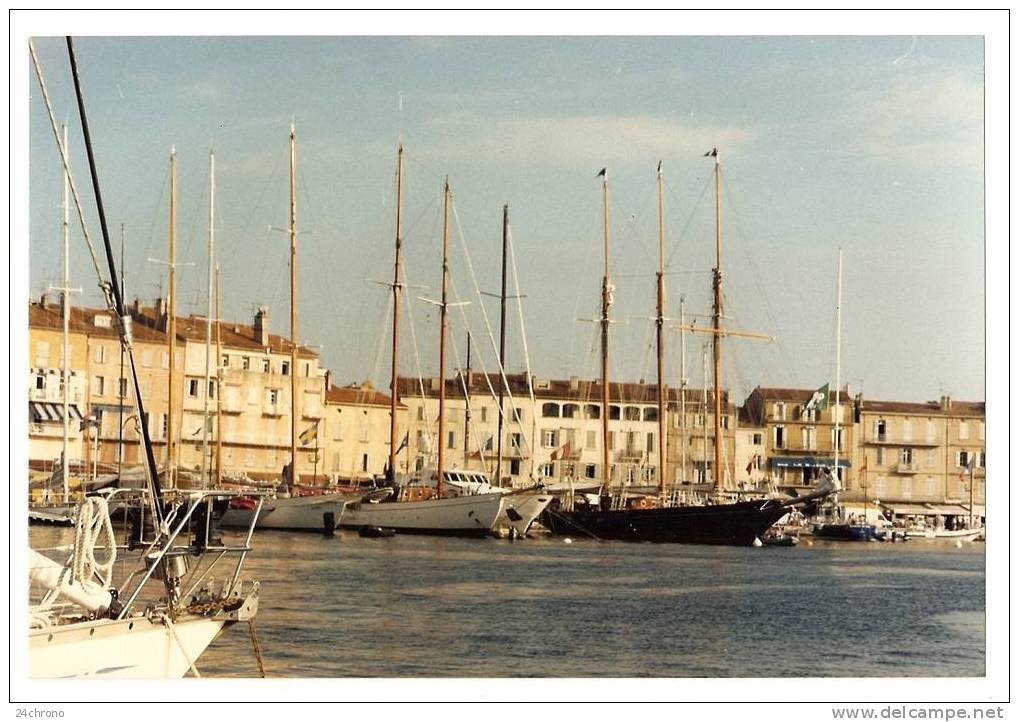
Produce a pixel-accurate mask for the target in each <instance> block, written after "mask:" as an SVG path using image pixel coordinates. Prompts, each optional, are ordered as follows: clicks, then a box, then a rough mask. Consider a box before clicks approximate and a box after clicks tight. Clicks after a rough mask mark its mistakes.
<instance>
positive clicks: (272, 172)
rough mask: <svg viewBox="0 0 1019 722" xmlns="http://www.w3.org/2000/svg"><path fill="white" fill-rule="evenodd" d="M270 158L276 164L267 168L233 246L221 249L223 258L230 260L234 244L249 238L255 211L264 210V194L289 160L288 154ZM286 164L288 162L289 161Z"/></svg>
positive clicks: (255, 214)
mask: <svg viewBox="0 0 1019 722" xmlns="http://www.w3.org/2000/svg"><path fill="white" fill-rule="evenodd" d="M271 157H275V158H276V163H275V164H273V165H271V166H270V167H269V177H268V178H267V179H266V181H265V183H263V184H262V189H261V190H260V191H259V193H258V197H257V198H256V199H255V202H254V203H253V204H252V206H251V208H250V209H249V210H248V212H247V213H246V214H245V215H244V216H243V217H244V218H245V219H246V220H245V223H244V225H243V226H242V227H241V230H240V233H239V234H238V235H237V236H236V237H235V238H234V244H235V245H233V246H230V248H229V249H227V247H226V246H224V247H223V252H224V253H223V255H224V257H225V258H230V257H232V256H233V255H234V254H235V252H236V244H237V243H239V242H240V241H241V239H244V238H249V237H250V235H251V233H250V229H251V227H252V225H253V224H254V223H255V220H256V219H257V218H258V217H259V216H260V215H261V214H259V213H258V212H257V211H259V210H261V209H264V208H265V206H264V203H263V201H264V200H265V196H266V193H267V192H268V190H269V188H270V186H272V185H274V183H275V181H276V176H277V175H278V174H279V169H280V167H281V166H282V165H283V163H284V159H285V158H287V159H289V154H288V153H287V154H285V153H279V154H276V153H274V154H272V156H271ZM287 162H289V160H288V161H287ZM262 217H263V218H264V217H265V216H264V215H262ZM263 270H264V269H263Z"/></svg>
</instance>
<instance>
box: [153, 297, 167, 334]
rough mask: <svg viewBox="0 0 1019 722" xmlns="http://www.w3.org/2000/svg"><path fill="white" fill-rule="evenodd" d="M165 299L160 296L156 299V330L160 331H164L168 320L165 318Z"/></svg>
mask: <svg viewBox="0 0 1019 722" xmlns="http://www.w3.org/2000/svg"><path fill="white" fill-rule="evenodd" d="M166 313H167V309H166V299H164V298H163V297H162V296H160V297H159V298H157V299H156V328H157V329H159V330H160V331H165V330H166V325H167V323H168V322H169V320H170V319H168V318H167V316H166Z"/></svg>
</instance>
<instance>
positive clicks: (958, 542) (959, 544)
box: [955, 539, 962, 549]
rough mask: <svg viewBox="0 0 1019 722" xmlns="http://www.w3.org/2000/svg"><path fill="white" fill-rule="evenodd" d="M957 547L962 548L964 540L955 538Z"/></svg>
mask: <svg viewBox="0 0 1019 722" xmlns="http://www.w3.org/2000/svg"><path fill="white" fill-rule="evenodd" d="M955 548H956V549H962V542H961V541H959V540H958V539H956V540H955Z"/></svg>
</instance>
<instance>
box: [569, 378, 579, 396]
mask: <svg viewBox="0 0 1019 722" xmlns="http://www.w3.org/2000/svg"><path fill="white" fill-rule="evenodd" d="M579 390H580V377H578V376H570V391H574V392H576V391H579Z"/></svg>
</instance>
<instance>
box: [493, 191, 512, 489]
mask: <svg viewBox="0 0 1019 722" xmlns="http://www.w3.org/2000/svg"><path fill="white" fill-rule="evenodd" d="M508 237H509V205H504V206H503V207H502V290H501V291H500V293H499V369H500V371H499V422H498V424H499V431H498V438H499V440H498V443H497V447H498V450H497V451H496V461H495V483H496V486H502V424H503V413H504V409H503V399H504V397H505V394H506V244H507V239H508Z"/></svg>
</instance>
